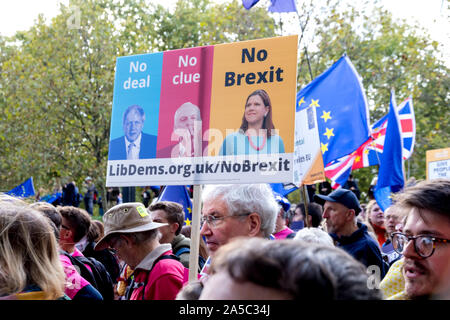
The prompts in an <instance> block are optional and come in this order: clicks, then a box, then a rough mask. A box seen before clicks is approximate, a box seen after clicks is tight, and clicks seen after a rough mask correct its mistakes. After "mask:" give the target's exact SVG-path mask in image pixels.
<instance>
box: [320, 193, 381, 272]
mask: <svg viewBox="0 0 450 320" xmlns="http://www.w3.org/2000/svg"><path fill="white" fill-rule="evenodd" d="M314 201H315V202H317V203H319V204H321V205H323V206H324V208H323V209H324V210H323V218H324V219H325V220H326V225H327V231H328V233H329V234H330V236H331V237H332V238H333V239H334V241H335V242H336V245H337V246H338V247H340V248H342V249H344V250H345V251H347V252H348V253H349V254H351V255H352V256H353V257H354V258H355V259H356V260H358V261H359V262H361V263H362V264H364V265H365V266H366V267H370V266H378V268H379V271H380V273H379V274H380V277H381V278H380V280H381V279H382V278H383V277H384V275H385V274H386V272H387V265H386V264H385V262H384V261H383V258H382V256H381V251H380V247H379V246H378V244H377V243H376V241H375V239H373V238H372V237H371V236H370V235H369V233H368V232H367V226H366V225H365V224H362V223H360V222H357V220H356V217H357V215H358V214H359V213H360V212H361V208H360V206H359V201H358V199H357V198H356V196H355V194H354V193H353V192H352V191H350V190H347V189H342V188H341V189H338V190H335V191H333V192H332V193H330V194H329V195H318V194H316V195H314ZM371 268H374V267H371ZM375 268H376V267H375ZM370 272H371V273H375V272H376V269H371V270H370Z"/></svg>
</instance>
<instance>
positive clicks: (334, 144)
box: [296, 55, 370, 165]
mask: <svg viewBox="0 0 450 320" xmlns="http://www.w3.org/2000/svg"><path fill="white" fill-rule="evenodd" d="M296 103H297V104H296V108H297V111H298V110H302V109H305V108H307V107H308V106H314V107H315V108H316V114H317V123H318V128H319V136H320V147H321V151H322V156H323V163H324V164H325V165H327V164H329V163H331V162H332V161H334V160H337V159H339V158H342V157H344V156H346V155H348V154H350V153H352V152H353V151H355V150H356V149H357V148H358V147H359V146H360V145H361V144H363V143H364V142H365V141H366V140H367V139H368V138H369V135H370V128H369V121H368V118H369V110H368V105H367V99H366V95H365V93H364V89H363V86H362V82H361V79H360V76H359V75H358V73H357V72H356V70H355V67H354V66H353V64H352V63H351V61H350V59H349V58H348V57H347V55H343V56H342V57H341V58H340V59H339V60H338V61H336V62H335V63H334V64H333V65H332V66H331V67H330V68H329V69H328V70H326V71H325V72H324V73H322V74H321V75H320V76H318V77H317V78H315V79H314V80H313V81H312V82H310V83H309V84H308V85H307V86H306V87H305V88H303V89H302V90H301V91H300V92H298V93H297V102H296Z"/></svg>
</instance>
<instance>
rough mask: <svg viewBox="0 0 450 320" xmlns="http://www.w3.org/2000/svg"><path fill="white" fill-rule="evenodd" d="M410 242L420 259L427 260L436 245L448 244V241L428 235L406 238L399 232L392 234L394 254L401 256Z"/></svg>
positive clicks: (449, 241)
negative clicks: (412, 242)
mask: <svg viewBox="0 0 450 320" xmlns="http://www.w3.org/2000/svg"><path fill="white" fill-rule="evenodd" d="M410 240H413V241H414V249H415V250H416V253H417V254H418V255H419V256H421V257H422V258H424V259H425V258H429V257H430V256H431V255H432V254H433V253H434V250H435V249H436V243H438V242H439V243H450V240H449V239H442V238H437V237H433V236H430V235H418V236H407V235H406V234H403V233H401V232H394V233H392V245H393V247H394V250H395V252H397V253H399V254H403V252H404V251H405V247H406V245H407V244H408V242H409V241H410Z"/></svg>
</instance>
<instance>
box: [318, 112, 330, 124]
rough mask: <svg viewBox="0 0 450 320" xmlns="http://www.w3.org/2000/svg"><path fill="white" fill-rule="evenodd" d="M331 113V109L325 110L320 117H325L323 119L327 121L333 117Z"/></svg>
mask: <svg viewBox="0 0 450 320" xmlns="http://www.w3.org/2000/svg"><path fill="white" fill-rule="evenodd" d="M330 113H331V111H328V112H325V111H323V112H322V115H321V116H320V117H321V118H322V119H323V121H325V122H327V121H328V120H330V119H332V118H331V116H330Z"/></svg>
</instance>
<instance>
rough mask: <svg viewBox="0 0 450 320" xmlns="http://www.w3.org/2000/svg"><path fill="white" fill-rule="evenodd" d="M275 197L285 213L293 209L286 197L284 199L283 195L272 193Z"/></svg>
mask: <svg viewBox="0 0 450 320" xmlns="http://www.w3.org/2000/svg"><path fill="white" fill-rule="evenodd" d="M272 193H273V196H274V197H275V200H276V202H277V203H278V204H279V205H280V206H282V207H283V210H284V211H285V212H288V211H289V208H290V207H291V203H290V202H289V200H288V199H287V198H285V197H283V196H282V195H281V194H279V193H278V192H275V191H272Z"/></svg>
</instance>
